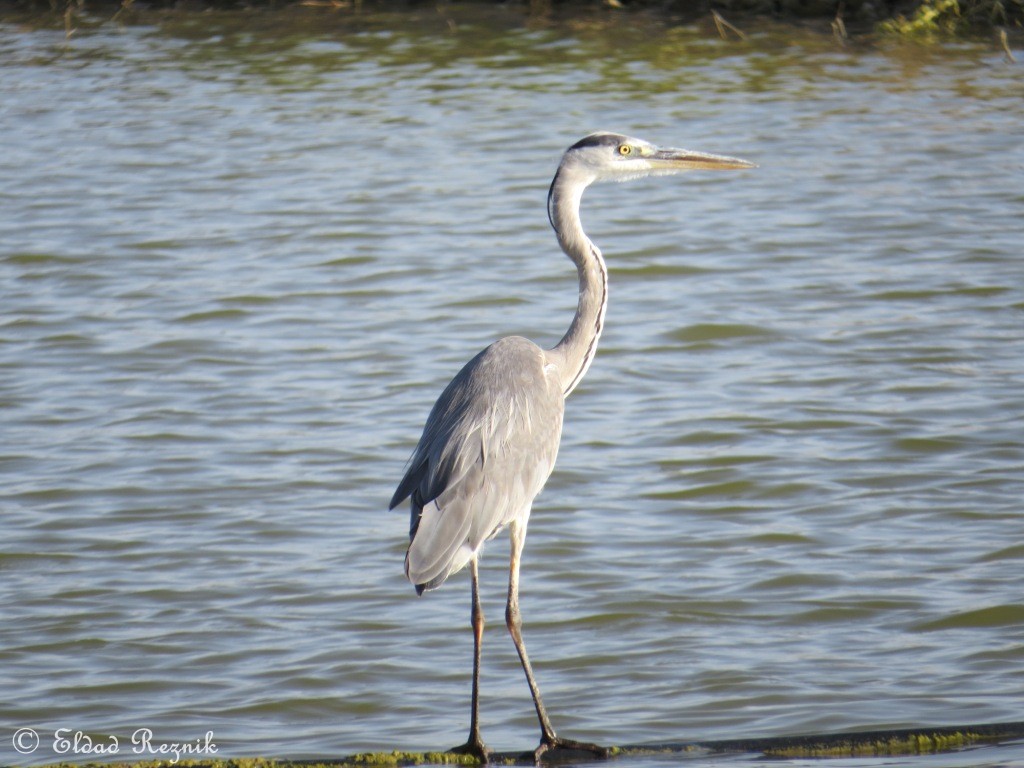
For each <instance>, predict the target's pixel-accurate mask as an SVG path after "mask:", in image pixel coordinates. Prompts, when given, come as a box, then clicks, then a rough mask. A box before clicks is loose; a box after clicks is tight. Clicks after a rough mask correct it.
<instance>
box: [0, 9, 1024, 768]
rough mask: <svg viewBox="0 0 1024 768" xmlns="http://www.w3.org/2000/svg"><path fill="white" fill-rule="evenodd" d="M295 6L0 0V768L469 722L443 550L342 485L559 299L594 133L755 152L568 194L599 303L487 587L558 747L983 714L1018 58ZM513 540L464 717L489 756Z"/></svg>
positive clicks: (563, 309) (1001, 535) (459, 626)
mask: <svg viewBox="0 0 1024 768" xmlns="http://www.w3.org/2000/svg"><path fill="white" fill-rule="evenodd" d="M505 12H506V11H501V12H500V13H505ZM307 13H312V12H305V11H304V12H301V13H300V12H296V13H282V14H278V15H274V14H253V15H251V17H248V18H246V19H244V20H240V18H239V17H238V16H236V15H232V16H223V17H222V16H217V15H212V16H210V17H209V18H206V19H204V20H203V22H202V23H199V22H198V21H196V19H195V18H193V17H191V16H188V15H184V16H178V15H175V14H167V15H164V16H160V17H154V18H153V19H150V23H147V24H145V25H142V26H127V27H122V28H116V25H106V26H103V27H100V28H99V29H98V30H93V31H89V30H88V29H84V28H83V29H82V30H80V33H79V34H78V35H76V36H74V37H73V38H72V39H71V40H70V41H69V42H66V41H65V40H64V38H63V32H62V31H61V32H57V31H55V30H48V29H46V28H34V27H37V26H38V23H37V22H36V23H30V22H28V21H26V20H25V19H12V20H10V21H9V22H8V23H5V24H4V25H2V26H0V54H2V56H0V60H2V61H3V62H4V63H3V64H2V65H0V66H2V67H3V70H4V77H3V78H2V79H0V91H2V93H0V100H2V104H3V108H2V109H0V128H2V129H3V135H4V136H5V137H6V138H5V152H4V153H3V155H2V157H0V205H2V206H3V209H4V211H5V215H4V216H3V217H2V218H0V242H2V243H3V246H2V250H0V296H2V300H3V310H2V313H0V414H2V422H0V427H2V433H3V440H2V441H0V479H2V492H0V507H2V517H0V521H2V522H0V526H2V537H0V574H2V578H0V618H2V621H0V627H2V629H0V636H2V638H3V642H2V643H0V681H2V682H3V684H4V686H3V687H4V688H5V689H6V690H17V691H18V692H19V694H18V696H16V697H12V696H8V697H4V698H3V699H2V700H0V723H2V724H3V726H4V727H5V728H8V729H9V730H10V731H12V732H13V731H14V730H15V729H17V728H19V727H33V728H36V729H38V730H39V731H40V733H42V734H44V744H43V747H42V748H41V749H40V750H39V752H38V753H35V754H33V755H32V756H31V757H29V758H25V757H22V756H18V755H16V754H14V753H12V752H11V750H10V746H11V742H10V738H9V735H3V734H0V737H2V742H0V758H2V760H3V761H5V762H18V763H24V762H33V761H34V762H47V761H53V760H55V759H57V758H58V757H62V756H59V755H55V754H54V753H53V751H52V750H51V749H49V742H48V740H47V739H48V738H49V735H51V734H52V733H53V732H54V731H55V730H56V729H58V728H70V729H73V730H75V729H81V730H84V731H88V732H91V733H94V734H114V735H118V736H119V737H120V738H122V739H126V738H127V736H128V735H129V734H131V733H132V731H134V730H135V729H136V728H139V727H149V728H151V729H153V730H154V731H155V732H156V733H157V734H158V735H160V736H161V737H163V738H165V739H167V740H174V739H176V740H189V739H193V740H194V739H196V738H197V737H200V736H202V735H203V734H204V733H205V732H206V731H207V730H212V731H213V732H214V733H215V734H216V736H217V741H218V742H219V743H220V744H221V746H222V754H224V753H228V754H235V755H254V754H265V755H270V756H288V757H295V758H298V757H305V756H325V755H333V756H337V755H338V754H344V753H349V752H352V751H356V750H361V749H378V748H381V747H387V748H423V747H442V746H446V745H448V744H450V743H451V744H454V743H456V742H457V741H459V740H460V739H461V738H462V737H463V736H464V734H463V729H464V728H465V722H466V717H467V712H466V711H465V710H466V709H467V706H468V672H469V668H468V661H469V647H470V642H469V637H468V632H467V629H466V626H465V625H466V622H467V618H468V609H467V601H468V597H467V595H466V591H467V590H466V585H465V580H464V579H463V578H461V577H460V578H457V579H455V580H453V582H452V583H451V584H450V585H449V586H448V587H447V588H446V589H445V590H443V591H442V592H440V593H437V594H433V595H430V596H429V597H427V598H423V599H420V600H416V599H415V598H414V597H413V596H412V594H411V591H410V590H409V588H408V585H407V584H405V583H404V582H403V580H402V575H401V560H402V554H403V536H404V530H405V525H406V520H405V514H404V513H394V514H385V513H384V512H383V511H382V510H383V508H384V506H385V504H386V501H387V499H388V497H389V496H390V493H391V490H392V487H393V485H394V483H395V481H396V480H397V478H398V477H399V475H400V472H401V466H402V462H403V461H404V460H405V458H406V457H407V455H408V453H409V451H410V450H411V448H412V445H413V443H414V441H415V438H416V436H417V433H418V429H419V426H420V425H421V423H422V419H423V418H424V416H425V415H426V412H427V410H428V409H429V406H430V404H431V402H432V400H433V398H434V397H435V396H436V394H437V392H438V391H439V389H440V387H441V386H442V385H443V383H444V382H445V381H447V379H448V377H449V376H450V375H451V374H452V372H453V371H454V370H456V369H457V367H458V366H459V365H461V364H462V362H463V361H464V360H465V359H467V358H468V357H469V356H470V355H471V354H472V353H473V352H475V351H476V350H477V349H479V348H480V347H481V346H483V345H484V344H486V343H488V342H489V341H490V340H491V339H493V338H495V337H496V336H499V335H502V334H506V333H522V334H525V335H528V336H530V337H532V338H535V339H537V340H538V341H539V342H547V343H553V342H554V341H555V340H557V338H558V336H559V335H560V333H561V331H562V330H563V328H564V326H565V325H567V323H568V320H569V317H570V314H571V311H572V307H573V302H574V298H575V290H574V286H573V283H572V279H573V275H572V271H571V267H570V266H569V265H568V263H567V262H565V261H564V259H562V258H561V257H560V256H558V255H557V253H556V252H555V246H554V241H553V238H552V237H551V235H550V233H549V232H548V231H547V230H546V228H545V225H544V218H543V216H544V213H543V200H544V191H545V185H546V182H547V179H548V177H549V176H550V173H551V170H552V168H553V165H554V163H555V162H556V161H557V158H558V153H559V151H560V150H561V148H562V147H563V146H564V145H565V144H566V143H568V142H569V141H571V140H572V139H574V138H575V137H576V136H577V135H579V134H581V133H583V132H586V131H589V130H591V129H594V128H598V127H618V128H622V129H624V130H629V131H632V132H635V133H638V134H641V135H644V136H647V137H649V138H651V139H654V140H658V141H664V142H671V143H680V144H684V145H692V146H694V147H695V148H700V149H707V150H710V151H721V152H730V153H734V154H738V155H741V156H747V157H750V158H751V159H753V160H756V161H757V162H758V163H760V165H761V168H760V169H758V170H757V171H756V172H751V173H744V174H736V175H730V176H729V177H728V178H723V177H703V176H701V177H698V176H694V177H693V178H688V179H686V180H679V181H676V180H660V181H651V182H645V183H643V184H642V185H636V186H635V187H630V188H625V187H618V186H615V187H612V188H598V189H595V190H593V191H592V192H590V193H588V198H587V206H586V211H585V214H584V216H585V221H586V223H587V225H588V228H589V229H590V231H591V233H592V235H593V236H594V238H595V240H596V241H597V242H598V243H599V244H600V245H601V246H602V248H603V250H604V251H605V253H606V255H607V256H608V257H609V262H610V270H611V278H612V287H611V291H612V304H611V307H610V311H609V316H608V329H607V332H606V336H605V338H604V340H603V343H602V350H601V354H600V356H599V358H598V360H597V362H596V364H595V365H594V367H593V369H592V371H591V374H590V375H589V377H588V379H587V380H586V381H585V382H584V383H583V385H582V386H581V387H580V389H579V390H578V392H577V394H576V395H574V397H573V399H572V400H571V402H570V403H569V405H568V414H567V422H566V430H565V436H564V440H563V448H562V452H561V456H560V459H559V470H558V471H557V472H556V474H555V475H554V476H553V477H552V479H551V481H550V483H549V485H548V489H547V490H546V491H545V493H544V494H543V496H542V497H541V502H540V503H539V504H538V508H537V509H536V510H535V512H534V522H533V524H532V525H531V533H530V542H529V546H528V547H527V555H526V563H525V573H524V584H523V601H524V611H525V612H526V621H527V625H528V628H527V638H528V642H529V643H530V646H531V648H532V649H533V655H534V656H535V659H536V664H537V667H538V673H539V675H540V678H541V683H542V687H543V689H544V691H545V694H546V697H547V700H548V703H549V706H550V707H551V709H552V710H553V711H554V712H555V719H556V723H557V725H558V726H559V728H560V730H563V731H565V732H566V733H570V732H571V733H573V734H574V735H578V736H580V737H585V738H592V739H597V740H601V741H605V742H609V743H623V742H640V741H666V740H681V739H685V738H701V739H708V738H730V737H736V736H740V735H777V734H791V733H803V732H810V731H823V730H849V729H856V728H884V727H902V726H919V725H941V724H947V723H962V722H981V721H1000V720H1019V719H1021V718H1022V713H1021V709H1020V701H1021V696H1022V692H1024V613H1022V608H1021V600H1020V584H1021V580H1020V571H1021V562H1022V559H1024V544H1022V542H1024V523H1022V517H1021V498H1024V480H1022V478H1024V441H1022V439H1021V435H1022V434H1024V395H1022V394H1021V393H1022V392H1024V364H1022V360H1024V341H1022V338H1024V334H1022V331H1024V323H1022V317H1024V314H1022V313H1024V293H1022V286H1024V267H1022V264H1021V260H1020V243H1021V242H1022V234H1024V230H1022V227H1021V224H1020V221H1021V220H1022V213H1024V195H1022V194H1021V187H1020V178H1021V171H1022V169H1024V145H1022V143H1021V140H1020V135H1021V134H1020V130H1019V114H1020V106H1021V101H1020V98H1021V92H1020V86H1019V77H1018V73H1017V71H1016V69H1015V68H1014V67H1012V66H1010V65H1008V64H1007V63H1005V62H1001V61H1000V59H999V55H998V54H997V53H992V52H990V51H989V50H987V49H986V48H984V47H981V46H974V45H963V46H960V47H958V48H955V49H949V50H945V51H943V50H922V49H916V48H915V49H913V50H909V49H903V48H901V47H898V46H892V47H888V48H887V47H884V46H883V47H880V48H876V49H859V48H857V47H856V46H854V47H853V48H850V49H847V50H838V49H836V48H835V47H834V45H833V44H832V43H831V41H829V40H826V39H818V38H816V37H814V36H811V35H805V34H804V33H801V32H796V31H794V30H787V29H777V28H766V29H765V30H763V31H759V32H757V33H756V34H754V36H753V37H752V39H751V41H750V42H749V43H748V44H747V45H746V46H745V47H742V48H738V47H734V46H732V45H730V44H726V43H722V42H720V41H717V40H715V39H714V38H713V37H710V36H709V35H708V34H707V30H703V29H701V28H700V27H680V26H673V25H666V24H661V23H656V22H650V21H648V22H643V23H640V22H639V21H636V20H634V21H635V23H636V27H635V28H633V27H632V26H624V25H621V24H618V25H608V24H606V23H605V22H603V21H600V20H594V21H593V23H589V24H582V25H576V26H573V27H572V28H567V27H563V26H560V25H559V24H552V25H548V26H545V25H540V26H530V25H525V26H524V25H522V24H521V23H520V22H519V20H517V19H516V18H515V17H510V18H508V19H504V20H501V21H499V22H497V23H494V22H492V21H487V20H483V19H478V18H475V17H474V16H473V15H472V12H471V11H465V12H464V13H465V14H466V15H465V17H458V18H456V19H446V18H443V17H442V16H440V15H438V14H436V13H434V12H431V13H430V14H426V13H424V15H422V16H420V17H416V16H415V15H413V17H412V20H411V23H412V26H411V27H410V26H409V23H408V22H407V21H402V20H401V19H400V17H396V16H391V15H386V14H385V15H382V16H376V15H373V14H368V15H367V16H366V17H364V18H363V19H362V20H360V21H358V23H356V24H355V27H350V26H346V24H349V22H346V20H345V19H346V18H347V17H340V16H338V15H335V16H330V17H327V16H323V15H320V16H316V17H310V16H308V15H305V16H304V15H303V14H307ZM311 18H315V19H316V21H317V24H316V25H314V28H312V29H311V27H310V19H311ZM401 18H402V19H404V18H406V17H401ZM449 20H451V21H452V24H449V23H448V21H449ZM15 22H17V23H18V24H20V25H21V26H16V25H15ZM541 127H542V128H541ZM505 558H506V554H505V545H504V544H503V542H502V541H501V540H499V541H497V542H494V543H492V544H491V545H490V550H489V556H488V557H487V558H486V560H485V563H484V568H483V572H484V578H485V583H486V585H487V594H486V602H485V611H486V613H487V615H488V616H489V617H491V618H492V620H493V621H492V624H493V626H492V629H491V630H489V631H488V633H487V643H486V645H485V658H484V675H485V680H486V683H485V693H484V702H483V705H484V727H485V733H486V734H487V736H488V739H489V741H490V742H491V743H492V745H493V746H495V747H498V748H515V747H520V746H525V745H526V744H527V743H529V742H530V741H532V739H533V738H534V734H533V729H534V724H533V717H532V715H531V709H530V706H529V702H528V698H527V693H526V690H525V686H524V685H523V684H522V681H521V672H520V670H519V667H518V662H517V660H516V658H515V655H514V652H513V651H512V649H511V645H510V643H509V642H508V641H507V638H506V637H505V636H504V634H503V632H502V630H501V627H500V623H501V622H500V616H501V613H502V605H501V596H502V593H503V588H502V581H503V578H504V569H505V564H504V561H505ZM1007 750H1008V751H1005V752H1001V753H1000V755H1001V758H1000V759H1002V757H1005V756H1008V758H1007V759H1009V760H1010V761H1011V762H1012V761H1013V760H1014V759H1024V757H1022V756H1021V753H1020V751H1019V745H1018V747H1017V751H1016V752H1014V751H1013V748H1012V747H1011V748H1007ZM64 757H66V756H64ZM83 759H84V757H83ZM951 759H952V758H951ZM957 759H959V758H957ZM984 759H989V758H987V757H986V758H984ZM995 760H996V758H995V757H993V758H992V759H991V761H990V762H993V763H994V761H995ZM949 764H951V765H952V764H970V763H964V762H959V763H952V762H951V763H949Z"/></svg>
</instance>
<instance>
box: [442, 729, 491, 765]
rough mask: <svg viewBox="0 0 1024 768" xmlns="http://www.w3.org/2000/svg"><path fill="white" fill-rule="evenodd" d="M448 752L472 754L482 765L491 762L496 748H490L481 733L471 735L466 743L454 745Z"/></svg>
mask: <svg viewBox="0 0 1024 768" xmlns="http://www.w3.org/2000/svg"><path fill="white" fill-rule="evenodd" d="M448 752H450V753H451V754H453V755H470V756H472V757H475V758H476V759H477V760H479V761H480V764H481V765H487V764H488V763H489V762H491V755H492V754H494V750H493V749H488V747H487V745H486V744H484V740H483V739H481V738H480V734H479V733H477V734H473V735H471V736H470V737H469V741H467V742H466V743H465V744H461V745H459V746H457V747H452V748H451V749H449V750H448Z"/></svg>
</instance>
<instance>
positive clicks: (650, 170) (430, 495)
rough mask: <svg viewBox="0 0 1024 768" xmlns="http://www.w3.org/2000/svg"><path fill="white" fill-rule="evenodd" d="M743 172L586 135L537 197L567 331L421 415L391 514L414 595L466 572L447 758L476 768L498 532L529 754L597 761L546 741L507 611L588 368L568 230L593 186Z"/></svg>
mask: <svg viewBox="0 0 1024 768" xmlns="http://www.w3.org/2000/svg"><path fill="white" fill-rule="evenodd" d="M750 167H753V165H752V164H751V163H748V162H747V161H745V160H739V159H737V158H732V157H725V156H721V155H709V154H705V153H700V152H691V151H688V150H679V149H661V148H658V147H655V146H654V145H652V144H649V143H648V142H645V141H642V140H640V139H635V138H631V137H628V136H623V135H620V134H613V133H595V134H591V135H590V136H587V137H586V138H584V139H582V140H580V141H579V142H577V143H576V144H574V145H573V146H571V147H570V148H569V149H568V150H566V152H565V154H564V155H563V157H562V161H561V163H560V164H559V166H558V170H557V172H556V173H555V177H554V179H553V181H552V182H551V187H550V189H549V192H548V219H549V221H550V222H551V225H552V227H553V228H554V230H555V234H556V236H557V237H558V242H559V245H561V247H562V250H563V251H564V252H565V253H566V255H567V256H568V257H569V258H570V259H571V260H572V261H573V263H574V264H575V265H576V270H577V275H578V279H579V301H578V304H577V308H576V315H575V317H574V318H573V320H572V323H571V324H570V326H569V329H568V330H567V331H566V333H565V335H564V336H563V337H562V339H561V340H560V341H559V342H558V344H556V345H555V346H554V347H553V348H551V349H542V348H541V347H539V346H537V345H536V344H534V343H533V342H531V341H528V340H527V339H524V338H522V337H519V336H509V337H506V338H503V339H500V340H499V341H496V342H494V343H493V344H491V345H490V346H489V347H487V348H486V349H484V350H483V351H482V352H480V353H479V354H478V355H477V356H476V357H474V358H473V359H472V360H470V361H469V362H468V363H467V364H466V365H465V366H464V367H463V369H462V370H461V371H460V372H459V373H458V374H457V375H456V376H455V378H454V379H452V381H451V383H449V384H448V386H447V387H446V388H445V390H444V391H443V392H442V393H441V396H440V397H439V398H438V400H437V402H436V403H435V405H434V407H433V409H432V410H431V412H430V415H429V417H428V418H427V423H426V426H425V427H424V429H423V434H422V436H421V437H420V441H419V443H418V444H417V446H416V449H415V451H414V452H413V455H412V458H411V459H410V460H409V464H408V468H407V471H406V474H405V477H404V478H403V479H402V481H401V482H400V483H399V485H398V489H397V490H396V491H395V494H394V496H393V497H392V499H391V508H392V509H393V508H394V507H396V506H397V505H398V504H400V503H401V502H402V501H404V500H405V499H406V498H409V497H411V513H412V514H411V522H410V526H409V537H410V544H409V549H408V552H407V554H406V558H405V572H406V575H407V576H408V578H409V580H410V581H411V582H412V583H413V584H414V585H415V587H416V591H417V592H418V593H420V594H422V593H423V592H424V591H425V590H430V589H435V588H437V587H439V586H441V584H442V583H444V581H445V579H447V578H448V577H449V576H450V575H451V574H453V573H455V572H457V571H459V570H460V569H462V568H464V567H466V566H467V565H468V566H469V568H470V577H471V586H472V599H473V602H472V612H471V625H472V627H473V634H474V666H473V698H472V709H471V716H470V734H469V739H468V740H467V743H466V744H465V745H463V746H462V747H459V748H457V750H456V751H462V752H468V753H471V754H474V755H476V756H477V757H479V758H480V759H481V760H482V761H485V762H486V760H487V756H488V754H489V750H487V748H486V746H485V745H484V742H483V739H482V738H481V735H480V728H479V677H480V645H481V640H482V636H483V612H482V610H481V607H480V596H479V578H478V568H477V561H478V558H479V556H480V553H481V550H482V547H483V544H484V542H485V541H487V540H488V539H491V538H493V537H494V536H496V535H497V534H498V533H500V532H501V531H502V530H504V529H505V528H508V529H509V532H510V538H511V542H512V553H511V559H510V567H509V585H508V603H507V606H506V610H505V621H506V625H507V626H508V629H509V632H510V634H511V635H512V640H513V642H514V643H515V646H516V650H517V651H518V653H519V657H520V660H521V662H522V665H523V670H524V672H525V673H526V679H527V683H528V685H529V687H530V693H531V695H532V696H533V702H534V706H535V708H536V710H537V716H538V719H539V721H540V726H541V741H540V746H539V747H538V748H537V750H536V752H535V756H536V757H537V758H538V759H539V757H540V755H541V754H542V753H543V752H544V751H546V750H548V749H556V748H570V749H585V750H588V751H591V752H594V753H597V754H605V750H603V748H601V747H598V746H597V745H593V744H584V743H581V742H576V741H571V740H568V739H564V738H561V737H558V736H557V735H556V734H555V731H554V729H553V728H552V726H551V722H550V720H549V718H548V716H547V712H546V710H545V708H544V705H543V702H542V700H541V697H540V690H539V688H538V686H537V683H536V680H535V678H534V675H533V671H532V668H531V665H530V661H529V657H528V656H527V653H526V647H525V645H524V644H523V639H522V632H521V624H522V621H521V616H520V611H519V563H520V556H521V553H522V548H523V544H524V542H525V539H526V527H527V523H528V521H529V517H530V509H531V507H532V505H533V500H534V498H536V496H537V494H539V493H540V491H541V489H542V488H543V487H544V483H545V482H546V481H547V479H548V477H549V476H550V475H551V471H552V469H553V468H554V465H555V458H556V456H557V455H558V445H559V441H560V439H561V434H562V417H563V413H564V402H565V398H566V397H567V396H568V395H569V393H570V392H572V390H573V389H575V387H576V386H577V384H579V382H580V380H581V379H582V378H583V376H584V375H585V374H586V372H587V369H588V368H589V367H590V364H591V362H592V361H593V359H594V355H595V353H596V351H597V343H598V340H599V338H600V336H601V331H602V329H603V327H604V317H605V310H606V307H607V303H608V271H607V269H606V267H605V262H604V258H603V257H602V255H601V251H600V250H598V248H597V246H595V245H594V244H593V243H592V242H591V241H590V239H589V238H588V237H587V235H586V233H585V232H584V231H583V226H582V223H581V222H580V217H579V208H580V201H581V200H582V197H583V191H584V190H585V189H586V188H587V187H588V186H589V185H590V184H592V183H594V182H596V181H601V180H617V181H625V180H629V179H634V178H640V177H643V176H650V175H661V174H671V173H679V172H681V171H685V170H695V169H708V170H710V169H738V168H750Z"/></svg>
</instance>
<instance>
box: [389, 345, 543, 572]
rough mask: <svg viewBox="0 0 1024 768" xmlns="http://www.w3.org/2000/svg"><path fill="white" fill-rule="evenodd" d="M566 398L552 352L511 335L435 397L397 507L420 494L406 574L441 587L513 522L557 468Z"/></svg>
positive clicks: (401, 485) (398, 492) (476, 359)
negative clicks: (551, 368)
mask: <svg viewBox="0 0 1024 768" xmlns="http://www.w3.org/2000/svg"><path fill="white" fill-rule="evenodd" d="M562 408H563V396H562V392H561V387H560V385H559V382H558V381H552V380H549V378H548V377H547V375H546V374H545V372H544V352H543V351H542V350H541V349H540V348H539V347H537V346H536V345H535V344H533V343H532V342H529V341H527V340H526V339H522V338H519V337H509V338H506V339H502V340H500V341H498V342H495V343H494V344H492V345H491V346H490V347H488V348H487V349H485V350H484V351H483V352H481V353H480V354H479V355H477V356H476V357H474V358H473V359H472V360H471V361H470V362H469V363H467V364H466V366H465V367H464V368H463V369H462V370H461V371H460V372H459V374H458V375H457V376H456V377H455V378H454V379H453V380H452V381H451V383H450V384H449V385H448V386H447V387H446V388H445V390H444V392H442V393H441V396H440V397H439V398H438V400H437V402H436V403H435V404H434V407H433V409H432V410H431V412H430V416H429V417H428V419H427V423H426V426H425V427H424V429H423V435H422V437H421V438H420V441H419V444H418V445H417V446H416V450H415V451H414V452H413V455H412V458H411V459H410V460H409V466H408V469H407V471H406V473H405V476H404V477H403V478H402V481H401V482H400V483H399V485H398V488H397V490H396V491H395V495H394V496H393V497H392V499H391V508H392V509H393V508H394V507H395V506H397V505H398V504H400V503H401V502H402V501H404V500H405V499H406V498H407V497H410V496H411V497H412V504H411V507H412V509H411V512H412V514H411V518H410V526H409V537H410V541H411V543H410V545H409V551H408V553H407V555H406V573H407V575H408V576H409V579H410V581H412V582H413V583H414V584H416V585H417V589H418V590H420V591H422V590H423V589H433V588H435V587H437V586H440V585H441V583H443V582H444V580H445V579H446V578H447V577H448V576H449V575H450V574H452V573H454V572H455V571H457V570H459V569H460V568H462V567H463V566H464V565H465V564H466V563H467V562H469V559H470V558H471V557H472V556H473V555H474V554H476V553H477V552H478V551H479V549H480V547H481V546H482V544H483V542H484V541H486V540H487V539H489V538H491V537H492V536H495V535H497V533H498V532H500V531H501V529H502V528H504V527H505V526H506V525H508V523H509V522H511V521H512V520H513V519H515V518H516V517H517V516H520V515H523V516H525V515H528V514H529V510H530V506H531V504H532V503H533V499H534V497H535V496H536V495H537V494H538V493H539V492H540V490H541V488H542V487H543V486H544V483H545V481H546V480H547V478H548V476H549V475H550V474H551V470H552V468H553V467H554V463H555V457H556V455H557V453H558V443H559V440H560V438H561V431H562Z"/></svg>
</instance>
